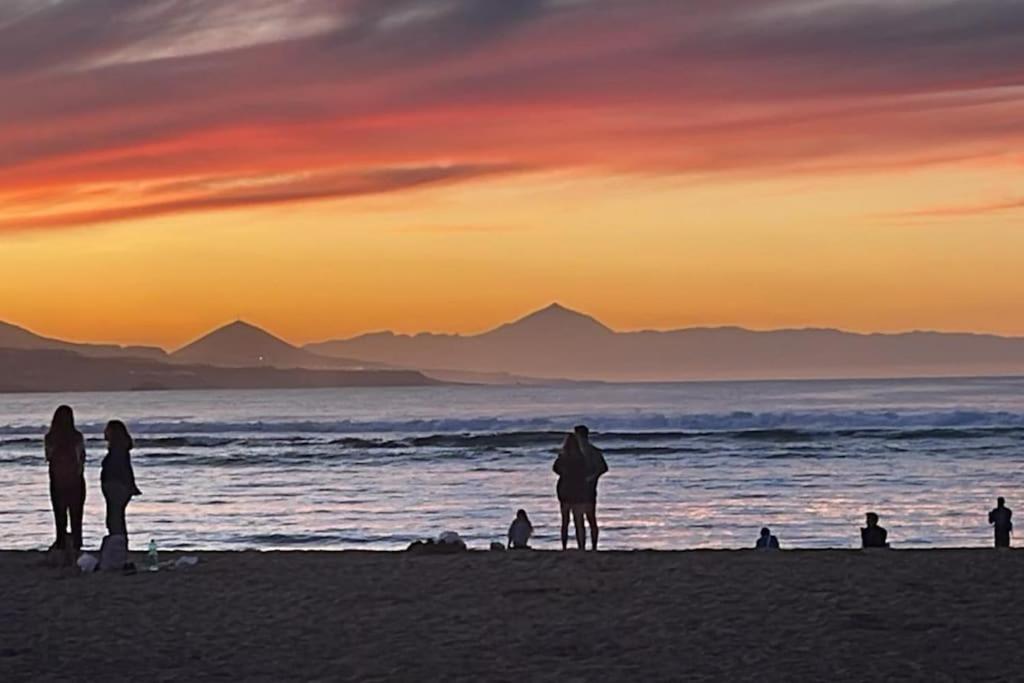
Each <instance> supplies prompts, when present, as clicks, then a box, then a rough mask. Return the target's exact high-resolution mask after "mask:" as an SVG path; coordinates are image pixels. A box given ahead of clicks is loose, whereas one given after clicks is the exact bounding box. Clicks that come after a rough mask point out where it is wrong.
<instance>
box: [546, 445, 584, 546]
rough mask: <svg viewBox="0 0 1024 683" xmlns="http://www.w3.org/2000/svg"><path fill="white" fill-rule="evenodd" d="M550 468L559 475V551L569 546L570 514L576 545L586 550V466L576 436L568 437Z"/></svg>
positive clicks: (556, 489)
mask: <svg viewBox="0 0 1024 683" xmlns="http://www.w3.org/2000/svg"><path fill="white" fill-rule="evenodd" d="M551 469H553V470H554V472H555V474H557V475H558V485H557V486H556V488H555V491H556V492H557V494H558V503H559V506H560V508H561V512H562V550H565V549H566V548H568V546H569V515H570V514H571V515H572V519H573V523H574V524H575V525H576V545H577V546H578V547H579V549H580V550H585V549H586V545H587V537H586V534H587V532H586V529H585V528H584V526H583V515H584V512H585V511H586V508H587V483H586V478H587V464H586V461H585V460H584V459H583V452H582V451H580V444H579V441H577V440H576V435H575V434H569V435H568V436H567V437H565V441H564V442H563V443H562V450H561V451H559V453H558V458H557V459H556V460H555V464H554V465H552V467H551Z"/></svg>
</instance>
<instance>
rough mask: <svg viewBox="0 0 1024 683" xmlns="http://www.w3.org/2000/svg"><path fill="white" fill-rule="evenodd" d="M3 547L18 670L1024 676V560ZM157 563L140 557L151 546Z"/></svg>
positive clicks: (378, 675) (307, 676)
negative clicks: (164, 564)
mask: <svg viewBox="0 0 1024 683" xmlns="http://www.w3.org/2000/svg"><path fill="white" fill-rule="evenodd" d="M199 557H200V563H199V564H198V565H197V566H195V567H192V568H188V569H182V570H177V571H161V572H159V573H153V574H151V573H145V572H140V573H139V574H137V575H134V576H121V575H117V574H114V575H90V576H77V577H75V576H69V575H66V574H62V573H61V572H60V571H59V570H55V569H52V568H48V567H46V566H44V564H43V558H42V555H41V554H40V553H13V552H8V553H0V680H3V681H7V682H10V681H23V680H54V679H56V678H58V677H60V678H66V679H67V680H76V679H77V680H128V679H132V680H148V681H154V680H188V681H194V680H206V679H217V678H223V679H232V680H268V681H270V680H346V679H348V680H361V681H363V680H436V681H446V680H467V681H469V680H504V681H527V680H529V681H556V680H557V681H575V680H579V681H584V680H586V681H595V680H628V681H642V680H684V679H685V680H729V681H737V680H762V681H763V680H778V681H796V680H801V681H802V680H808V681H809V680H851V681H854V680H858V681H862V680H883V679H893V678H900V679H906V680H922V681H925V680H927V681H944V680H948V681H954V680H955V681H965V680H1015V679H1016V680H1019V677H1020V675H1021V672H1024V650H1022V648H1021V647H1020V644H1021V642H1020V641H1021V636H1020V633H1021V629H1020V625H1021V624H1020V620H1021V619H1022V618H1024V609H1022V608H1024V586H1022V584H1021V578H1022V577H1024V553H1020V552H1016V551H1000V552H997V551H994V550H981V549H978V550H928V551H874V552H868V553H865V552H858V551H791V552H782V553H773V554H759V553H754V552H750V551H737V552H725V551H718V552H712V551H698V552H678V553H665V552H636V553H600V554H588V555H582V554H579V553H575V552H570V553H565V554H562V553H553V552H543V553H541V552H532V553H531V552H526V553H486V552H480V553H468V554H462V555H454V556H441V557H438V556H427V557H425V556H410V555H407V554H403V553H355V552H353V553H255V552H253V553H200V554H199ZM137 559H138V560H140V561H141V559H142V558H137Z"/></svg>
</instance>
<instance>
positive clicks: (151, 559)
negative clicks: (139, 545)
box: [146, 538, 160, 572]
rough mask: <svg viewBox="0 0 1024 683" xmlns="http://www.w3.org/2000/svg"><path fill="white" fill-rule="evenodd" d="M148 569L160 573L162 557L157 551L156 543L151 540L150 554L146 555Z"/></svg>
mask: <svg viewBox="0 0 1024 683" xmlns="http://www.w3.org/2000/svg"><path fill="white" fill-rule="evenodd" d="M146 569H148V570H149V571H151V572H156V571H160V555H159V554H158V553H157V551H156V541H155V540H154V539H152V538H151V539H149V552H148V553H146Z"/></svg>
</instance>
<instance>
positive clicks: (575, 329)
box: [0, 304, 1024, 391]
mask: <svg viewBox="0 0 1024 683" xmlns="http://www.w3.org/2000/svg"><path fill="white" fill-rule="evenodd" d="M0 350H4V356H3V358H2V359H0V360H3V363H0V373H2V374H0V391H11V390H41V389H38V388H35V387H38V386H43V385H45V386H46V387H48V388H47V390H60V389H59V387H60V386H61V377H65V378H66V381H64V384H65V385H67V386H69V387H70V386H72V385H73V386H74V387H78V388H81V387H87V388H93V389H100V388H104V387H121V388H171V387H173V388H214V387H223V388H230V387H242V386H245V387H254V386H268V387H279V386H289V387H291V386H352V385H359V386H367V385H370V386H376V385H387V386H394V385H395V384H399V385H403V384H414V385H415V384H429V383H431V382H436V381H439V380H440V381H460V382H479V383H488V384H505V383H507V384H514V383H537V382H551V381H555V380H588V381H590V380H592V381H678V380H710V379H820V378H884V377H935V376H946V377H955V376H980V375H1024V338H1018V337H999V336H994V335H983V334H961V333H942V332H907V333H900V334H858V333H851V332H843V331H839V330H831V329H791V330H772V331H753V330H748V329H743V328H739V327H695V328H686V329H679V330H667V331H653V330H647V331H638V332H618V331H615V330H613V329H611V328H609V327H608V326H607V325H604V324H603V323H601V322H600V321H598V320H596V319H595V318H593V317H591V316H588V315H585V314H583V313H579V312H577V311H573V310H570V309H568V308H565V307H563V306H561V305H559V304H552V305H550V306H548V307H547V308H544V309H542V310H539V311H536V312H534V313H531V314H529V315H527V316H525V317H523V318H521V319H519V320H516V321H514V322H510V323H507V324H504V325H501V326H499V327H496V328H494V329H492V330H490V331H487V332H483V333H481V334H475V335H455V334H430V333H423V334H417V335H400V334H395V333H393V332H377V333H371V334H364V335H359V336H356V337H352V338H349V339H340V340H331V341H326V342H321V343H316V344H308V345H306V346H305V347H298V346H296V345H293V344H290V343H288V342H286V341H284V340H282V339H280V338H278V337H275V336H274V335H272V334H270V333H269V332H266V331H265V330H262V329H260V328H259V327H256V326H254V325H252V324H250V323H247V322H243V321H235V322H233V323H230V324H228V325H225V326H223V327H221V328H218V329H216V330H214V331H213V332H210V333H209V334H206V335H204V336H202V337H200V338H199V339H197V340H196V341H194V342H192V343H190V344H188V345H186V346H184V347H182V348H180V349H177V350H175V351H172V352H167V351H164V350H163V349H159V348H155V347H145V346H128V347H121V346H116V345H109V344H107V345H101V344H95V345H94V344H82V343H72V342H64V341H61V340H57V339H50V338H47V337H43V336H40V335H37V334H35V333H32V332H30V331H28V330H25V329H23V328H20V327H16V326H14V325H10V324H5V323H0ZM15 352H19V353H15ZM58 367H59V368H62V370H60V372H57V371H56V370H55V368H58ZM33 368H35V370H33ZM76 368H78V369H77V370H76ZM215 369H216V371H215ZM33 372H34V374H33ZM76 373H77V374H76ZM3 374H6V378H4V377H3ZM15 375H17V376H18V377H19V378H20V379H18V381H14V380H13V379H11V378H12V377H14V376H15ZM33 377H34V378H35V379H33ZM44 377H45V381H44V379H43V378H44ZM72 377H77V378H78V379H75V380H74V381H72V379H71V378H72ZM104 377H105V378H106V379H104ZM113 377H117V378H119V379H117V380H116V381H115V380H113V379H111V378H113ZM89 378H92V379H89ZM90 383H93V384H97V386H91V385H90ZM12 387H13V388H12ZM54 387H57V388H54Z"/></svg>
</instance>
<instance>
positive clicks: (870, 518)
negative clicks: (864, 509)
mask: <svg viewBox="0 0 1024 683" xmlns="http://www.w3.org/2000/svg"><path fill="white" fill-rule="evenodd" d="M866 522H867V526H866V527H864V528H863V529H861V530H860V541H861V546H862V547H864V548H888V547H889V543H888V541H887V540H886V539H887V538H888V537H889V532H888V531H886V530H885V528H884V527H880V526H878V515H876V514H875V513H874V512H869V513H868V514H867V516H866Z"/></svg>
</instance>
